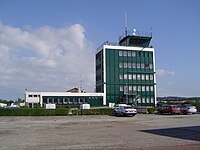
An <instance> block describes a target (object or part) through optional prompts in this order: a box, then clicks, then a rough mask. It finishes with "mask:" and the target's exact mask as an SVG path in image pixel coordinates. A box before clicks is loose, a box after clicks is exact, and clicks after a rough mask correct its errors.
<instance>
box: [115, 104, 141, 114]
mask: <svg viewBox="0 0 200 150" xmlns="http://www.w3.org/2000/svg"><path fill="white" fill-rule="evenodd" d="M136 114H137V109H135V108H134V107H133V106H130V105H124V106H119V107H115V108H114V115H117V116H118V115H120V116H135V115H136Z"/></svg>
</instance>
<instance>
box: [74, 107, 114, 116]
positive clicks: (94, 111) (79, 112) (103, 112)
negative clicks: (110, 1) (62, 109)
mask: <svg viewBox="0 0 200 150" xmlns="http://www.w3.org/2000/svg"><path fill="white" fill-rule="evenodd" d="M112 114H113V109H111V108H95V109H82V110H76V109H75V110H72V115H112Z"/></svg>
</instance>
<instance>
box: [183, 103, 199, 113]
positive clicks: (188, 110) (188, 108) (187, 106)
mask: <svg viewBox="0 0 200 150" xmlns="http://www.w3.org/2000/svg"><path fill="white" fill-rule="evenodd" d="M196 112H197V108H196V106H193V105H191V104H182V105H181V113H183V114H196Z"/></svg>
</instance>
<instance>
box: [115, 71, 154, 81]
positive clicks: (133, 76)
mask: <svg viewBox="0 0 200 150" xmlns="http://www.w3.org/2000/svg"><path fill="white" fill-rule="evenodd" d="M119 79H120V80H123V79H124V80H143V81H144V80H146V81H149V80H151V81H153V79H154V77H153V74H126V73H125V74H119Z"/></svg>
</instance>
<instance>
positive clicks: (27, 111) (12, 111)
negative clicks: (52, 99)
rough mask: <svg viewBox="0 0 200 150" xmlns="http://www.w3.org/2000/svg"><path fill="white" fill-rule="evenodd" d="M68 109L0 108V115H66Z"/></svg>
mask: <svg viewBox="0 0 200 150" xmlns="http://www.w3.org/2000/svg"><path fill="white" fill-rule="evenodd" d="M67 115H69V109H66V108H65V109H64V108H58V109H43V108H32V109H31V108H1V109H0V116H67Z"/></svg>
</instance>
